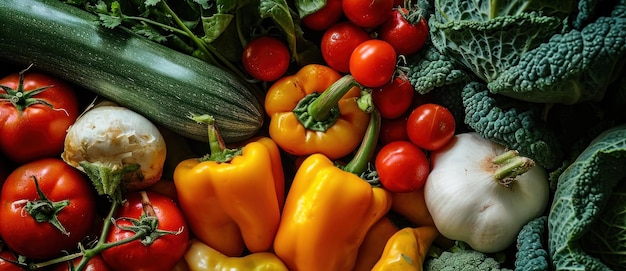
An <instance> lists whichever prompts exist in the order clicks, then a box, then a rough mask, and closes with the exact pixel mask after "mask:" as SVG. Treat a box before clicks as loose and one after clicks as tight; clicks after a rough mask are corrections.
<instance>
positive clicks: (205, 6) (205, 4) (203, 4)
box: [193, 0, 232, 9]
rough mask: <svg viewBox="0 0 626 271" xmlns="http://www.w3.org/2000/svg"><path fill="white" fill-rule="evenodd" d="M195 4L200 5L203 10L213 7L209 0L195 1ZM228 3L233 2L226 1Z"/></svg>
mask: <svg viewBox="0 0 626 271" xmlns="http://www.w3.org/2000/svg"><path fill="white" fill-rule="evenodd" d="M193 2H194V3H197V4H198V5H200V6H201V7H202V8H203V9H209V8H210V7H211V5H209V1H208V0H193ZM217 2H220V1H217ZM226 2H232V1H226Z"/></svg>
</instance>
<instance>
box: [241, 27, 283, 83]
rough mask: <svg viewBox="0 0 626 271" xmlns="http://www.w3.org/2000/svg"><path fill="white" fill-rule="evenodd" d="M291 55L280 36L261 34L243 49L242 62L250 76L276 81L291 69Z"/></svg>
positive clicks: (261, 79)
mask: <svg viewBox="0 0 626 271" xmlns="http://www.w3.org/2000/svg"><path fill="white" fill-rule="evenodd" d="M290 61H291V55H290V53H289V48H287V45H285V43H284V42H283V41H281V40H279V39H278V38H274V37H270V36H261V37H258V38H255V39H253V40H252V41H250V42H249V43H248V44H247V45H246V47H245V48H244V49H243V53H242V57H241V62H242V64H243V67H244V69H245V70H246V72H248V73H249V74H250V76H252V77H254V78H255V79H257V80H260V81H268V82H269V81H275V80H277V79H278V78H280V77H281V76H283V75H284V74H285V73H286V72H287V70H288V69H289V62H290Z"/></svg>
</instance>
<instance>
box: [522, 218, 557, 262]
mask: <svg viewBox="0 0 626 271" xmlns="http://www.w3.org/2000/svg"><path fill="white" fill-rule="evenodd" d="M547 223H548V217H547V216H540V217H537V218H535V219H533V220H531V221H530V222H528V223H527V224H526V225H524V227H523V228H522V230H521V231H520V232H519V234H518V236H517V253H516V254H515V271H543V270H548V268H549V267H550V262H549V260H550V257H548V248H547V247H548V246H547V245H548V240H547V239H548V224H547Z"/></svg>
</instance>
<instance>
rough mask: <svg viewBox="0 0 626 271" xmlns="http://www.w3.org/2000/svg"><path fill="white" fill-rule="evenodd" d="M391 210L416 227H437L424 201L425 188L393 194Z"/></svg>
mask: <svg viewBox="0 0 626 271" xmlns="http://www.w3.org/2000/svg"><path fill="white" fill-rule="evenodd" d="M391 197H392V204H391V210H392V211H394V212H396V213H397V214H399V215H401V216H403V217H404V218H406V219H407V220H408V221H409V222H411V223H413V224H414V225H415V226H432V225H435V222H434V221H433V218H432V216H431V215H430V212H429V211H428V208H427V207H426V200H425V199H424V188H421V189H418V190H415V191H411V192H406V193H392V194H391Z"/></svg>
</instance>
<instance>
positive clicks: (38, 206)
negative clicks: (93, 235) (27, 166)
mask: <svg viewBox="0 0 626 271" xmlns="http://www.w3.org/2000/svg"><path fill="white" fill-rule="evenodd" d="M32 177H33V180H34V182H35V187H36V188H37V194H38V195H39V199H38V200H33V201H27V202H26V203H25V205H24V211H26V212H27V213H28V214H29V215H30V216H31V217H32V218H33V219H34V220H35V221H37V222H39V223H45V222H48V223H50V224H52V225H53V226H54V227H55V228H57V229H59V231H61V233H63V234H64V235H68V236H69V235H70V233H69V232H67V230H65V227H63V225H62V224H61V222H60V221H59V219H58V217H57V215H58V214H59V212H61V210H63V208H65V207H67V206H68V205H70V201H69V200H67V199H66V200H62V201H56V202H53V201H51V200H50V199H48V197H46V195H45V194H44V193H43V192H42V191H41V188H40V187H39V182H38V181H37V177H35V176H34V175H33V176H32Z"/></svg>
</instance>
